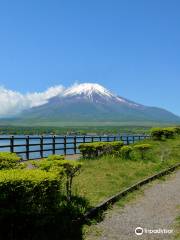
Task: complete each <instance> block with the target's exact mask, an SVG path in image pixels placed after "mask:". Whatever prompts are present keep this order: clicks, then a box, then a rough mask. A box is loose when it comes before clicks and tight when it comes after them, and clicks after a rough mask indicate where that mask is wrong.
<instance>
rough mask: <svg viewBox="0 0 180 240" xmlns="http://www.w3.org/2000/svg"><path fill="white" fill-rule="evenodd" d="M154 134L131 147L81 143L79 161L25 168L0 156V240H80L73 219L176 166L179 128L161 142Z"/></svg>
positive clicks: (59, 159) (58, 159)
mask: <svg viewBox="0 0 180 240" xmlns="http://www.w3.org/2000/svg"><path fill="white" fill-rule="evenodd" d="M158 131H159V132H160V131H161V130H160V129H159V130H158ZM158 131H157V129H156V131H154V130H152V139H150V140H144V141H141V142H136V143H135V144H131V145H129V146H123V143H122V142H120V141H119V142H113V143H112V142H101V143H87V144H81V145H80V150H81V152H82V155H83V157H82V158H81V159H80V160H77V161H75V160H65V159H64V157H63V156H60V155H51V156H49V157H48V158H47V159H42V160H39V161H30V162H28V164H27V165H25V164H23V163H21V161H20V158H19V157H18V156H17V155H16V154H10V153H0V225H1V229H2V231H1V232H0V238H1V239H14V240H16V239H18V240H19V239H27V240H29V239H33V240H36V239H43V240H44V239H45V240H46V239H55V240H56V239H59V236H61V238H62V239H64V240H65V239H79V240H80V239H82V238H83V236H82V225H81V224H77V223H76V221H74V220H75V219H77V218H79V217H81V216H82V214H84V213H85V212H86V211H87V210H88V209H90V208H91V207H94V206H95V205H96V204H98V203H100V202H101V201H104V200H105V199H107V198H108V197H110V196H112V195H114V194H116V193H117V192H119V191H122V190H123V189H125V188H127V187H130V186H131V185H132V184H135V183H136V182H138V181H140V180H142V179H144V178H146V177H148V176H151V175H153V174H155V173H158V172H160V171H162V170H163V169H166V168H167V167H170V166H172V165H174V164H176V163H179V159H180V136H179V128H177V129H174V128H173V129H167V128H166V129H163V134H162V135H161V138H159V137H157V135H158V134H159V132H158ZM154 132H156V134H155V135H156V136H155V135H153V134H154ZM157 132H158V134H157ZM170 132H171V134H170ZM172 132H173V134H172Z"/></svg>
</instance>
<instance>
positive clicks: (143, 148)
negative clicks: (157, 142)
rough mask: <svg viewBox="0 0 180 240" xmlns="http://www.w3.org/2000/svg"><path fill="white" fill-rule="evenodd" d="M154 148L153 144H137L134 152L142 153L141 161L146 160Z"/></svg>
mask: <svg viewBox="0 0 180 240" xmlns="http://www.w3.org/2000/svg"><path fill="white" fill-rule="evenodd" d="M151 148H152V145H151V144H148V143H147V144H137V145H135V146H133V150H135V151H138V152H139V153H140V156H141V159H142V160H144V159H145V154H146V153H147V152H148V151H149V150H150V149H151Z"/></svg>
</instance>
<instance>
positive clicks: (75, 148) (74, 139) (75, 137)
mask: <svg viewBox="0 0 180 240" xmlns="http://www.w3.org/2000/svg"><path fill="white" fill-rule="evenodd" d="M76 142H77V141H76V136H75V137H74V154H76V148H77V146H76Z"/></svg>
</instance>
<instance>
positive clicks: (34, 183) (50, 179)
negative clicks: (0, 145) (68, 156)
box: [0, 169, 61, 218]
mask: <svg viewBox="0 0 180 240" xmlns="http://www.w3.org/2000/svg"><path fill="white" fill-rule="evenodd" d="M60 186H61V181H60V178H59V176H58V175H57V174H55V173H52V172H45V171H42V170H38V169H33V170H32V169H31V170H27V169H26V170H25V169H12V170H1V171H0V216H1V218H2V217H3V216H6V215H14V214H15V215H16V214H18V215H19V214H27V215H28V214H30V215H31V214H36V215H37V214H43V213H49V212H52V211H54V210H55V209H56V208H57V207H58V204H59V197H60Z"/></svg>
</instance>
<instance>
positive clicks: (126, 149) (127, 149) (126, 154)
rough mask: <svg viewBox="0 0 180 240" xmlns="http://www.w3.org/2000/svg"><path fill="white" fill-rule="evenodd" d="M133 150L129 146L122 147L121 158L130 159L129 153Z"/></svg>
mask: <svg viewBox="0 0 180 240" xmlns="http://www.w3.org/2000/svg"><path fill="white" fill-rule="evenodd" d="M132 150H133V148H132V147H131V146H123V147H122V148H121V156H122V158H123V159H130V158H131V156H130V154H131V152H132Z"/></svg>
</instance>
